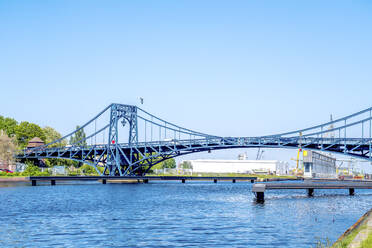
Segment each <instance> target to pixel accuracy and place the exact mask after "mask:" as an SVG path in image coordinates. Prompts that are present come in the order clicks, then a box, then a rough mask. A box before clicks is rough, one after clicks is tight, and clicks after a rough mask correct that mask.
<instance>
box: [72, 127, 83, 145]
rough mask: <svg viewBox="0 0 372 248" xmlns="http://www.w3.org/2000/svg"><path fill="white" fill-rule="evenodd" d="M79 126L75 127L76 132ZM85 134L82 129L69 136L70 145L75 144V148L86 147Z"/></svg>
mask: <svg viewBox="0 0 372 248" xmlns="http://www.w3.org/2000/svg"><path fill="white" fill-rule="evenodd" d="M79 128H80V126H76V130H78V129H79ZM85 137H86V135H85V132H84V129H80V130H79V131H77V132H76V133H75V135H73V136H71V139H70V144H71V145H72V144H75V145H77V146H86V145H87V141H86V140H85Z"/></svg>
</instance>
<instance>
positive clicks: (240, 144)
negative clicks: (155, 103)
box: [16, 104, 372, 176]
mask: <svg viewBox="0 0 372 248" xmlns="http://www.w3.org/2000/svg"><path fill="white" fill-rule="evenodd" d="M371 122H372V108H368V109H365V110H363V111H360V112H357V113H355V114H352V115H348V116H346V117H343V118H339V119H336V120H333V121H330V122H327V123H323V124H320V125H317V126H313V127H309V128H305V129H300V130H296V131H293V132H287V133H280V134H276V135H268V136H258V137H220V136H215V135H210V134H205V133H201V132H197V131H193V130H190V129H187V128H184V127H181V126H178V125H175V124H172V123H170V122H168V121H165V120H163V119H161V118H159V117H156V116H154V115H152V114H150V113H148V112H146V111H145V110H143V109H141V108H139V107H137V106H133V105H124V104H111V105H109V106H107V107H106V108H105V109H104V110H102V111H101V112H100V113H99V114H98V115H96V116H95V117H94V118H92V119H91V120H89V121H88V122H87V123H85V124H84V125H82V126H81V127H80V128H78V129H76V130H75V131H73V132H71V133H69V134H67V135H66V136H64V137H62V138H60V139H58V140H55V141H53V142H51V143H49V144H45V145H42V146H39V147H35V148H30V149H24V150H23V151H22V152H21V153H19V154H17V156H16V157H17V158H18V159H20V160H26V159H44V158H58V159H69V160H74V161H78V162H81V163H86V164H89V165H91V166H93V167H94V168H95V169H96V170H97V172H98V173H99V174H100V175H101V176H142V175H145V174H146V173H147V172H149V170H150V169H151V167H152V166H154V165H155V164H157V163H159V162H162V161H164V160H167V159H170V158H174V157H177V156H182V155H186V154H190V153H195V152H205V151H212V150H221V149H232V148H291V149H298V148H303V149H308V150H320V151H325V152H331V153H337V154H343V155H348V156H352V157H357V158H360V159H365V160H369V161H371V162H372V123H371ZM82 130H84V131H85V133H87V135H86V136H85V137H83V138H81V139H80V140H74V142H70V144H68V141H69V140H72V139H71V137H75V136H76V134H77V133H78V132H81V131H82ZM101 138H102V142H99V141H97V140H101ZM99 167H101V168H102V169H101V170H100V169H99Z"/></svg>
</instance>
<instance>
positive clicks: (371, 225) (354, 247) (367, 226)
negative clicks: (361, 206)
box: [332, 209, 372, 248]
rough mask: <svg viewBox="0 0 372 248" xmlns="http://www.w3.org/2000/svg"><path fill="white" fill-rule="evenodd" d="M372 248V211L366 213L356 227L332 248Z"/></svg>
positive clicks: (343, 235)
mask: <svg viewBox="0 0 372 248" xmlns="http://www.w3.org/2000/svg"><path fill="white" fill-rule="evenodd" d="M344 247H345V248H346V247H348V248H349V247H350V248H368V247H369V248H370V247H372V209H371V210H369V211H368V212H367V213H365V214H364V215H363V216H362V217H361V218H360V219H359V220H358V221H357V222H356V223H355V224H354V225H352V226H351V227H350V228H349V229H347V230H346V232H345V233H344V234H342V235H341V236H340V238H339V239H338V240H337V241H336V242H335V243H334V244H333V245H332V248H344Z"/></svg>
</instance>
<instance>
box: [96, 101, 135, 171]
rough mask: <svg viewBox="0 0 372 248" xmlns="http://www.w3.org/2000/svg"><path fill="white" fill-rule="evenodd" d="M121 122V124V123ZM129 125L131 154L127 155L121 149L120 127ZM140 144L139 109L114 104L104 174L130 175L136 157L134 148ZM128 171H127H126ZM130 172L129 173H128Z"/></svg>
mask: <svg viewBox="0 0 372 248" xmlns="http://www.w3.org/2000/svg"><path fill="white" fill-rule="evenodd" d="M119 121H120V123H119ZM120 124H121V125H122V126H126V125H128V126H129V128H128V130H129V134H128V146H129V148H130V154H128V155H129V156H128V155H126V154H125V153H123V152H122V151H121V149H120V144H119V131H118V130H119V125H120ZM137 142H138V126H137V107H136V106H131V105H122V104H112V105H111V113H110V127H109V139H108V146H107V147H108V150H107V159H106V166H105V169H104V172H103V174H108V175H110V176H116V175H120V176H122V175H123V173H125V172H126V174H131V173H130V167H131V165H132V163H133V162H134V161H133V160H134V159H135V156H134V154H133V149H132V146H133V144H137ZM124 170H126V171H124ZM128 170H129V171H128ZM128 172H129V173H128Z"/></svg>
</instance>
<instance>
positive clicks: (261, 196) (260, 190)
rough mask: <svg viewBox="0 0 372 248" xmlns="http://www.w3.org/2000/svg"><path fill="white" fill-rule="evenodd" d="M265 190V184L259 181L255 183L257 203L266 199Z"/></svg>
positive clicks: (253, 188)
mask: <svg viewBox="0 0 372 248" xmlns="http://www.w3.org/2000/svg"><path fill="white" fill-rule="evenodd" d="M265 190H266V185H265V184H262V183H257V184H254V185H253V187H252V192H253V193H254V194H255V195H256V202H257V203H263V202H264V201H265Z"/></svg>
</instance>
